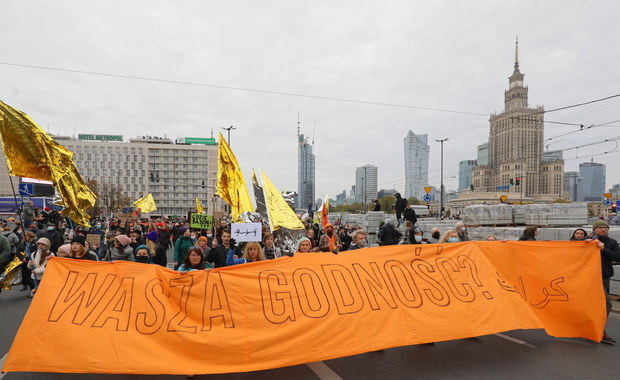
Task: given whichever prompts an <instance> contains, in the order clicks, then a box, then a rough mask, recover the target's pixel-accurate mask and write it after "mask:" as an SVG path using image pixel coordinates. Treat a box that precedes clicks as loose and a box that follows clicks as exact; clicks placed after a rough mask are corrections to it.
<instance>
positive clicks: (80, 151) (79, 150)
mask: <svg viewBox="0 0 620 380" xmlns="http://www.w3.org/2000/svg"><path fill="white" fill-rule="evenodd" d="M76 148H77V152H78V153H82V147H81V146H79V145H78V146H77V147H76Z"/></svg>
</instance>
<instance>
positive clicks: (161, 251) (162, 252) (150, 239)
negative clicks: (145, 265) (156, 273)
mask: <svg viewBox="0 0 620 380" xmlns="http://www.w3.org/2000/svg"><path fill="white" fill-rule="evenodd" d="M145 238H146V244H145V245H146V246H147V247H148V249H149V257H150V258H151V262H152V263H153V264H157V265H159V266H162V267H165V266H166V264H168V257H167V256H166V247H164V246H163V245H161V244H159V243H158V241H159V236H158V234H157V231H151V232H149V233H148V234H146V235H145ZM136 250H137V248H136ZM136 261H137V260H136Z"/></svg>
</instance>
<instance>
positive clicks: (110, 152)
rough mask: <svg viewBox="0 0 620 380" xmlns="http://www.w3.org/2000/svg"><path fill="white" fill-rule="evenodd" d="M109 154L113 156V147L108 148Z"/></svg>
mask: <svg viewBox="0 0 620 380" xmlns="http://www.w3.org/2000/svg"><path fill="white" fill-rule="evenodd" d="M108 154H112V147H111V146H109V147H108Z"/></svg>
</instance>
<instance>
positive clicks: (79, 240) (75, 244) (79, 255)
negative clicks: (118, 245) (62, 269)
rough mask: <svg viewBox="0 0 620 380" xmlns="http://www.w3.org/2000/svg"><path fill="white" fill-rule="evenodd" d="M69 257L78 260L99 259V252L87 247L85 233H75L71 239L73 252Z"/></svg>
mask: <svg viewBox="0 0 620 380" xmlns="http://www.w3.org/2000/svg"><path fill="white" fill-rule="evenodd" d="M69 258H72V259H77V260H91V261H99V258H98V257H97V254H96V253H95V252H93V251H90V250H88V248H86V238H85V237H84V235H77V234H76V235H75V236H74V237H73V239H71V253H70V255H69Z"/></svg>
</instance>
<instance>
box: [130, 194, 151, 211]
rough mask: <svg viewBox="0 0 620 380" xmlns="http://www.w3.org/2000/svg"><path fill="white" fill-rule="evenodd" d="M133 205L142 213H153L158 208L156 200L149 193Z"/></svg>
mask: <svg viewBox="0 0 620 380" xmlns="http://www.w3.org/2000/svg"><path fill="white" fill-rule="evenodd" d="M133 204H134V205H135V206H136V207H138V208H139V209H140V211H141V212H151V211H156V210H157V206H155V199H153V194H151V193H148V194H147V195H145V196H143V197H142V198H140V199H138V200H137V201H135V202H133Z"/></svg>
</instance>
